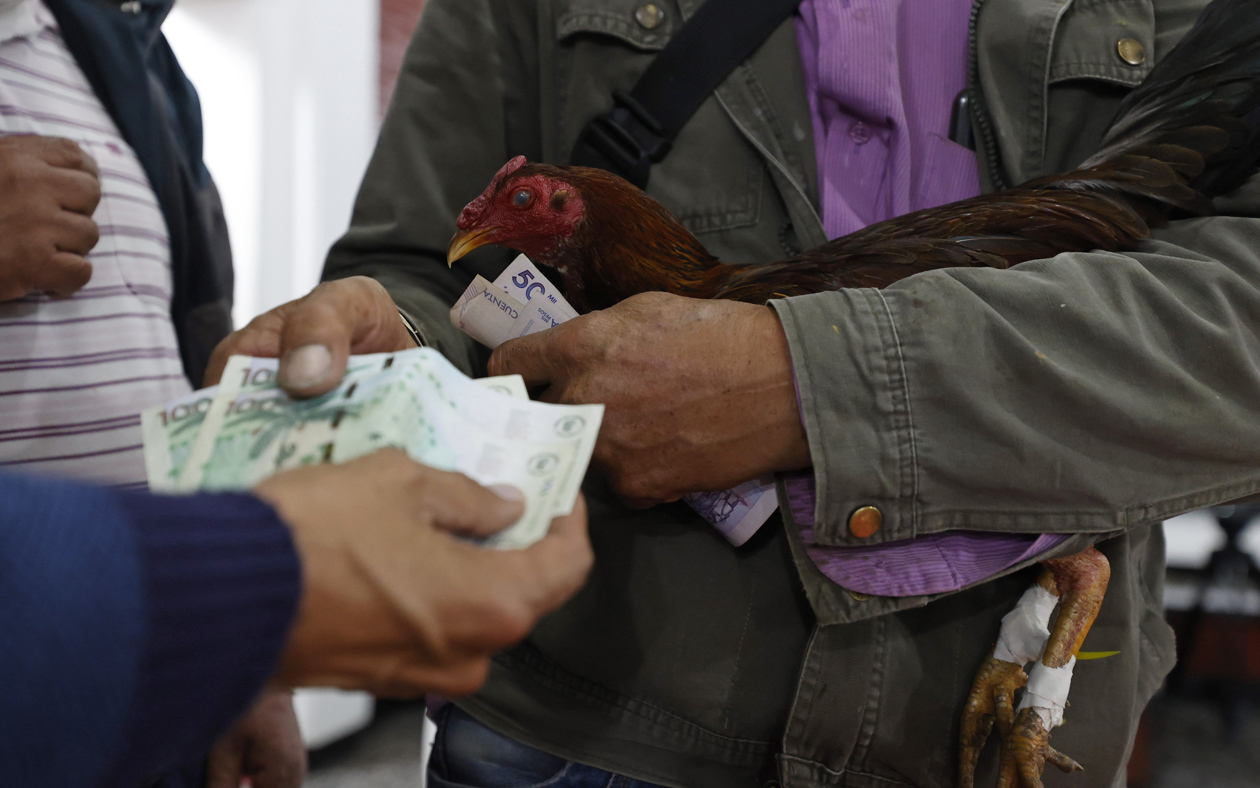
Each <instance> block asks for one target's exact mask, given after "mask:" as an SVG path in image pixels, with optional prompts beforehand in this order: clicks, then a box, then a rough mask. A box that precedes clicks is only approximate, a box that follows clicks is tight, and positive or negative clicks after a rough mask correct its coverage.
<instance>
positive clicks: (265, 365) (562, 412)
mask: <svg viewBox="0 0 1260 788" xmlns="http://www.w3.org/2000/svg"><path fill="white" fill-rule="evenodd" d="M276 369H277V362H276V361H275V359H260V358H248V357H244V356H237V357H233V358H232V359H231V360H230V362H229V363H228V366H227V369H226V370H225V372H224V375H223V379H222V382H221V384H220V386H219V388H218V391H217V392H215V393H214V394H213V396H212V397H211V398H210V401H209V404H208V405H206V404H205V402H204V401H205V396H206V395H208V392H199V393H200V394H203V396H202V397H201V398H193V399H192V401H191V403H184V402H183V401H178V402H173V403H168V404H167V405H166V406H164V408H163V409H160V410H159V409H154V411H153V412H152V413H151V414H150V415H146V416H145V417H143V418H142V423H144V424H147V425H150V426H149V427H148V428H146V430H145V451H146V462H147V463H148V467H149V470H150V484H151V485H153V482H154V480H155V479H158V480H160V484H159V485H158V486H157V489H175V490H185V491H191V490H198V489H204V490H238V489H247V488H249V487H251V486H253V485H254V484H255V483H257V482H258V481H259V480H261V479H263V478H265V477H267V476H268V475H270V474H273V473H276V472H278V471H281V470H284V469H286V468H292V467H297V466H300V465H306V464H312V463H320V462H333V463H336V462H344V461H347V460H351V459H354V458H355V457H360V456H363V455H365V454H368V453H371V452H373V451H376V450H378V449H380V448H383V447H386V446H394V447H397V448H400V449H403V450H404V451H406V452H407V454H408V455H410V456H411V457H412V458H413V459H416V460H418V461H420V462H424V463H426V464H428V465H432V466H434V467H438V468H442V469H445V470H457V471H460V472H462V473H465V474H466V475H468V476H470V477H471V478H473V479H475V480H477V481H478V482H481V483H483V484H494V483H506V484H511V485H513V486H515V487H517V488H518V489H520V490H521V491H522V492H524V493H525V501H526V510H525V515H524V516H523V517H522V518H521V520H520V521H519V522H518V523H516V524H515V525H513V526H512V527H511V528H509V529H507V530H505V531H504V532H502V533H501V534H498V535H497V536H495V537H494V538H492V540H491V544H493V545H494V546H497V547H523V546H526V545H528V544H531V543H533V542H534V541H537V540H538V539H540V538H541V537H542V536H543V534H545V533H546V531H547V527H548V525H549V523H550V521H551V519H552V518H553V517H555V516H557V515H560V514H567V513H568V512H570V511H571V510H572V508H573V505H574V502H575V501H576V499H577V494H578V490H579V489H580V486H581V481H582V477H583V476H584V474H585V471H586V467H587V465H588V464H589V462H590V457H591V451H592V450H593V448H594V443H595V436H596V435H597V434H598V430H599V423H600V420H601V419H602V417H603V407H602V406H600V405H582V406H564V405H550V404H546V403H538V402H530V401H529V400H528V399H527V398H526V396H525V387H524V383H523V381H522V380H521V379H520V377H519V376H510V377H505V378H497V379H496V378H489V379H483V380H479V381H474V380H472V379H470V378H468V377H467V376H465V375H463V374H462V373H461V372H460V371H459V370H457V369H456V368H455V367H454V366H452V365H451V364H450V363H449V362H448V361H446V359H445V358H443V357H442V356H441V355H440V354H439V353H437V352H435V351H432V350H429V349H427V348H418V349H415V350H408V351H402V352H399V353H383V354H375V355H369V356H355V357H352V358H351V360H350V364H349V368H348V370H347V372H346V376H345V378H344V379H343V380H342V382H341V384H340V385H339V386H338V387H337V388H335V389H333V390H332V391H330V392H328V393H327V394H325V395H323V396H320V397H315V398H312V399H306V400H294V399H292V398H290V397H289V396H288V395H286V394H285V393H284V392H283V391H281V390H280V388H279V387H278V386H277V384H276V382H275V377H276ZM194 406H195V408H194ZM181 408H182V409H181ZM193 409H195V410H196V411H197V413H198V416H197V418H199V419H200V427H199V429H197V430H196V435H195V437H194V438H192V439H191V441H190V439H189V438H188V437H187V436H188V434H189V433H191V432H193V430H194V428H193V426H188V427H184V428H182V429H181V428H180V426H178V425H180V424H184V423H188V424H190V425H191V422H190V421H189V420H190V419H192V418H193V417H191V416H188V417H185V421H180V420H178V419H176V416H177V415H180V416H182V415H183V414H184V412H185V411H186V410H193ZM189 442H191V445H188V444H189ZM150 453H152V454H153V455H154V457H153V460H152V461H151V462H150V461H149V460H148V455H149V454H150ZM172 480H174V481H172Z"/></svg>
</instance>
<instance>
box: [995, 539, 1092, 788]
mask: <svg viewBox="0 0 1260 788" xmlns="http://www.w3.org/2000/svg"><path fill="white" fill-rule="evenodd" d="M1045 565H1046V567H1047V568H1048V569H1049V570H1050V572H1051V573H1052V574H1053V575H1054V583H1055V586H1056V587H1057V588H1058V591H1059V612H1058V615H1057V616H1056V617H1055V621H1054V626H1053V627H1052V628H1051V633H1050V637H1049V638H1048V639H1047V641H1046V648H1045V653H1044V654H1043V655H1042V657H1041V659H1040V660H1039V661H1038V662H1037V664H1036V665H1034V666H1033V669H1032V672H1031V674H1030V675H1029V677H1028V684H1027V685H1026V687H1025V689H1024V697H1023V698H1022V699H1021V700H1020V702H1019V711H1018V712H1017V713H1016V715H1015V725H1014V728H1013V729H1012V731H1011V733H1010V735H1009V736H1005V737H1003V741H1002V770H1001V773H1000V776H999V778H998V788H1041V773H1042V770H1044V769H1045V765H1046V764H1047V763H1052V764H1054V765H1055V766H1057V767H1058V768H1060V769H1062V770H1063V771H1065V772H1075V771H1081V769H1082V767H1081V765H1080V764H1078V763H1077V762H1076V761H1074V760H1072V759H1071V758H1068V757H1067V756H1065V755H1063V754H1062V753H1060V752H1057V751H1056V750H1055V749H1054V748H1053V747H1051V746H1050V731H1051V730H1053V729H1054V728H1056V727H1058V726H1059V725H1061V724H1062V723H1063V710H1064V708H1065V707H1066V706H1067V698H1068V689H1069V688H1070V686H1071V683H1072V669H1073V668H1074V667H1075V665H1076V653H1077V652H1078V651H1080V649H1081V644H1083V643H1084V642H1085V636H1086V635H1087V634H1089V628H1090V627H1091V626H1093V624H1094V619H1096V618H1097V617H1098V610H1099V609H1100V608H1101V607H1102V600H1103V595H1104V594H1105V593H1106V591H1107V582H1108V581H1109V580H1110V579H1111V565H1110V564H1109V563H1108V562H1107V559H1106V557H1105V556H1103V554H1102V553H1100V552H1098V551H1097V550H1096V549H1094V548H1093V547H1091V548H1089V549H1088V550H1085V551H1083V552H1080V553H1077V554H1076V555H1071V556H1068V557H1066V558H1056V559H1054V560H1051V561H1046V562H1045Z"/></svg>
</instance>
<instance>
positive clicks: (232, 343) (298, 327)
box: [202, 276, 416, 397]
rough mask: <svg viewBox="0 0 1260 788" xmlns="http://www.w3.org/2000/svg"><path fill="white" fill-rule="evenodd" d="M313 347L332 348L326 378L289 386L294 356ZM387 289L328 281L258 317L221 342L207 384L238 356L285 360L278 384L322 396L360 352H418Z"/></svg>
mask: <svg viewBox="0 0 1260 788" xmlns="http://www.w3.org/2000/svg"><path fill="white" fill-rule="evenodd" d="M309 345H323V346H324V347H326V348H328V351H329V355H330V357H331V358H330V363H329V365H328V369H327V372H326V373H325V374H324V376H323V377H322V378H321V379H320V380H318V381H315V382H311V383H308V384H305V385H292V384H291V383H289V382H288V379H289V378H288V375H287V374H286V372H287V370H286V366H287V365H288V361H289V354H290V353H292V352H293V351H296V350H298V349H299V348H302V347H306V346H309ZM415 346H416V345H415V342H413V341H412V339H411V336H410V334H408V333H407V330H406V328H405V327H404V325H403V322H402V318H400V317H399V316H398V307H396V306H395V305H394V302H393V300H392V299H391V298H390V297H389V293H388V292H386V290H385V288H384V286H382V285H381V283H380V282H377V281H376V280H375V279H369V278H368V277H366V276H352V277H349V278H348V279H335V280H333V281H331V282H323V283H322V284H320V285H318V286H316V288H315V289H314V290H312V291H311V292H310V293H308V294H306V295H304V296H302V297H301V298H297V299H294V300H292V301H289V302H288V303H285V304H281V305H280V306H278V307H276V308H275V309H272V310H270V311H268V312H264V313H263V314H261V315H259V316H258V317H256V318H254V319H253V320H251V321H250V322H249V324H248V325H246V326H245V327H244V328H241V329H239V330H237V331H234V332H232V333H231V334H230V335H228V336H227V337H225V338H224V340H223V341H222V342H220V343H219V345H218V347H216V348H215V349H214V354H213V355H212V356H211V357H210V363H209V364H208V365H207V367H206V372H205V379H204V381H203V383H202V384H203V385H205V386H213V385H214V384H216V383H218V382H219V378H220V377H221V376H222V375H223V370H224V368H225V367H227V363H228V359H229V358H231V357H232V356H234V355H241V356H261V357H263V358H278V359H280V372H279V382H280V385H281V386H283V387H284V389H285V391H287V392H289V393H290V394H292V395H294V396H295V397H313V396H316V395H319V394H323V393H324V392H326V391H328V390H329V389H331V388H333V387H334V386H336V385H337V384H338V383H340V382H341V378H342V376H343V375H344V374H345V372H346V362H347V360H348V359H349V358H350V354H352V353H355V354H359V353H391V352H394V351H397V350H407V349H409V348H413V347H415Z"/></svg>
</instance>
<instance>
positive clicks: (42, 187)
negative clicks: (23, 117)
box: [0, 134, 101, 301]
mask: <svg viewBox="0 0 1260 788" xmlns="http://www.w3.org/2000/svg"><path fill="white" fill-rule="evenodd" d="M100 200H101V183H100V180H99V176H98V173H97V169H96V162H95V161H93V160H92V157H91V156H89V155H87V154H86V153H84V152H83V150H82V149H81V148H80V147H79V146H78V145H77V144H76V143H74V142H71V141H70V140H67V139H62V138H60V137H39V136H35V135H31V134H19V135H11V136H8V137H0V301H10V300H12V299H15V298H21V297H22V296H24V295H26V294H28V293H32V292H39V291H42V292H45V293H48V294H50V295H54V296H69V295H71V294H72V293H74V292H75V291H76V290H78V289H79V288H80V287H83V286H84V285H85V284H87V282H88V280H89V279H91V278H92V264H91V263H89V262H88V261H87V254H88V252H90V251H92V247H94V246H96V242H97V241H98V240H100V231H99V230H98V228H97V226H96V222H94V221H92V212H93V211H95V210H96V204H97V203H98V202H100Z"/></svg>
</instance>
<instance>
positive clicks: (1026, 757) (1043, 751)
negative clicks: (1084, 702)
mask: <svg viewBox="0 0 1260 788" xmlns="http://www.w3.org/2000/svg"><path fill="white" fill-rule="evenodd" d="M1047 763H1050V764H1053V765H1055V766H1057V767H1059V769H1060V770H1062V771H1064V772H1079V771H1084V767H1082V766H1081V765H1080V764H1079V763H1077V762H1076V761H1074V760H1072V759H1071V758H1069V757H1067V756H1066V755H1064V754H1063V753H1061V752H1059V751H1058V750H1056V749H1055V748H1053V747H1051V746H1050V733H1049V731H1047V730H1046V727H1045V725H1043V724H1042V722H1041V716H1040V715H1039V714H1038V713H1037V712H1036V710H1035V709H1031V708H1028V709H1021V710H1020V712H1019V713H1018V714H1017V715H1016V716H1015V724H1014V726H1013V727H1012V730H1011V732H1010V735H1007V736H1003V737H1002V765H1001V771H1000V772H999V773H998V788H1042V784H1041V773H1042V771H1043V770H1044V769H1045V768H1046V764H1047Z"/></svg>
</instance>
